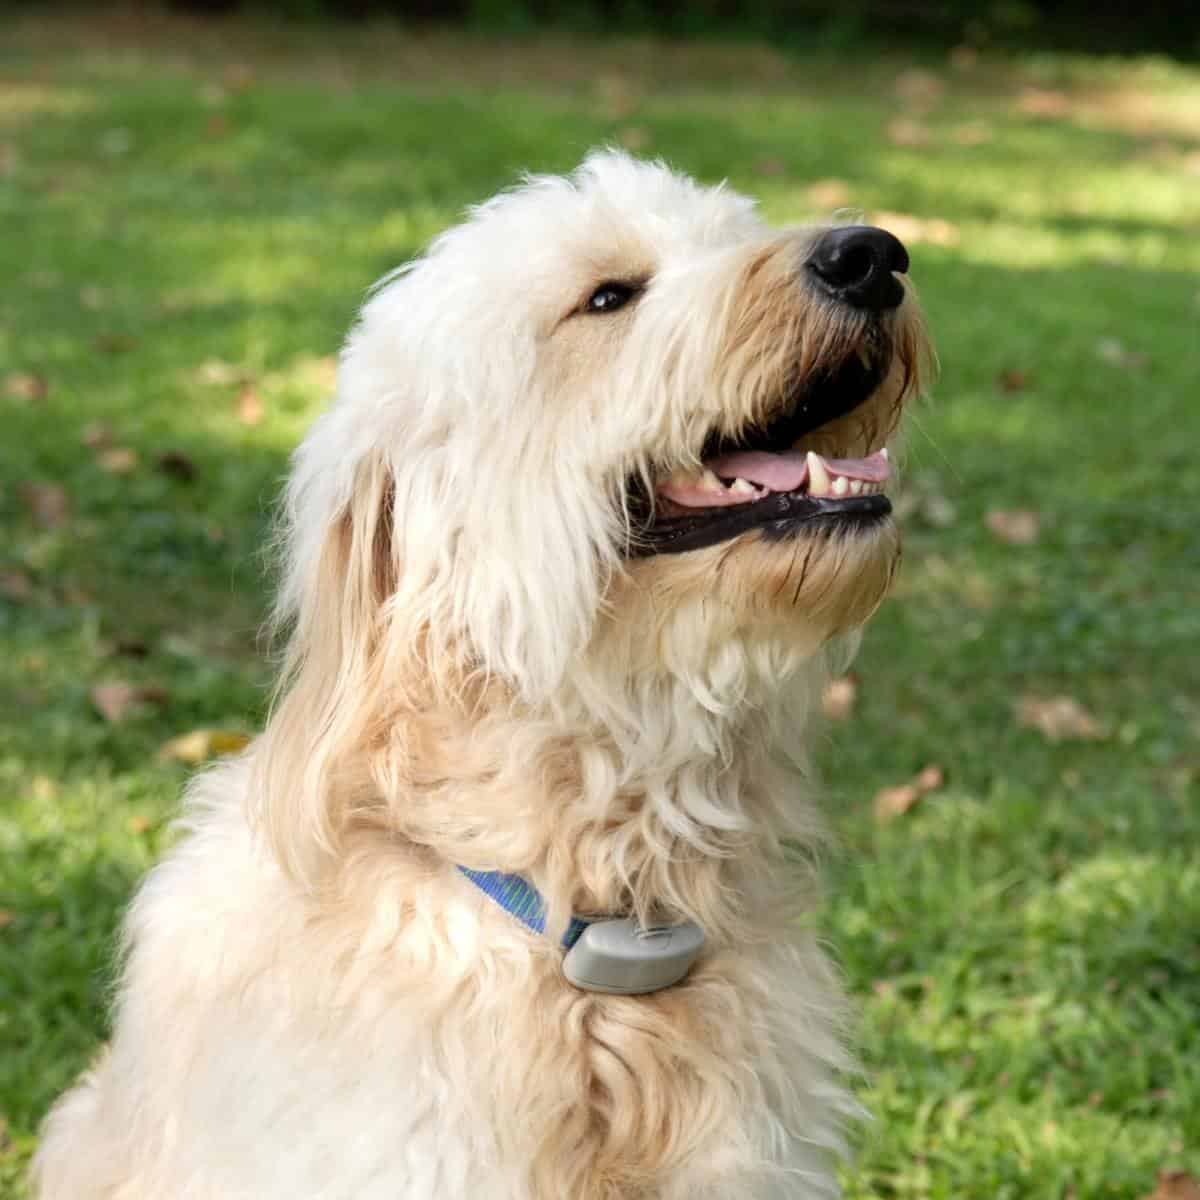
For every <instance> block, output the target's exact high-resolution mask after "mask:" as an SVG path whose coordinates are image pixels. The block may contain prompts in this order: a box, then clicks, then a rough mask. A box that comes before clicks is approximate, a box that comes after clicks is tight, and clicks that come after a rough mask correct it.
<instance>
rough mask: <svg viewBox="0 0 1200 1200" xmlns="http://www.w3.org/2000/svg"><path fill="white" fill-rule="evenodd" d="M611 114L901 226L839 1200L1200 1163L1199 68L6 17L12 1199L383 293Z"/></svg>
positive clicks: (0, 746) (218, 712) (742, 171)
mask: <svg viewBox="0 0 1200 1200" xmlns="http://www.w3.org/2000/svg"><path fill="white" fill-rule="evenodd" d="M609 140H611V141H619V142H623V143H625V144H628V145H631V146H633V147H634V148H636V149H639V150H642V151H644V152H646V153H653V154H662V155H664V156H665V157H667V158H668V159H669V160H671V161H672V162H673V163H676V164H678V165H679V166H681V167H684V168H686V169H688V170H691V171H693V172H695V173H697V174H698V175H700V176H701V177H702V178H705V179H709V180H715V179H718V178H722V177H726V176H727V177H728V178H729V179H730V180H731V181H732V182H733V184H734V185H736V186H737V187H739V188H741V189H744V190H747V191H750V192H753V193H755V194H757V195H759V196H760V197H761V199H762V203H763V206H764V208H765V210H766V212H767V213H768V215H769V216H770V217H771V218H772V219H775V220H779V221H790V220H798V219H804V218H807V217H810V216H813V215H821V214H826V213H828V211H829V210H830V209H832V208H838V207H843V206H847V207H852V208H857V209H861V210H863V211H864V212H865V213H866V214H867V215H868V216H869V217H871V218H873V219H878V220H880V221H881V222H883V223H887V224H890V225H892V227H893V228H895V229H896V230H897V232H899V233H901V235H902V236H904V237H905V238H906V240H907V241H908V242H909V244H910V249H911V250H912V253H913V259H914V276H915V278H916V280H917V282H918V285H919V287H920V289H921V291H922V294H923V297H924V299H925V302H926V304H927V307H928V311H929V315H930V321H931V325H932V328H933V331H934V334H935V337H936V340H937V342H938V346H939V350H940V355H941V362H942V376H941V380H940V382H939V384H938V386H937V388H936V389H935V394H934V397H933V399H932V401H931V402H930V403H928V404H927V405H926V406H924V407H923V408H922V409H921V411H920V412H919V413H918V414H917V423H916V424H915V425H914V427H913V430H912V436H911V438H910V449H909V453H908V480H909V483H908V490H907V493H906V503H905V508H906V509H907V510H909V511H908V516H907V557H906V566H905V569H904V572H903V576H902V581H901V584H900V587H899V590H898V593H897V595H896V596H895V598H894V599H893V600H892V602H891V603H890V604H889V605H888V606H887V607H886V608H885V610H884V611H883V612H882V614H881V615H880V616H879V617H878V618H877V620H876V621H875V623H874V625H873V626H872V628H871V630H870V632H869V634H868V636H867V638H866V641H865V644H864V648H863V651H862V653H861V655H860V657H859V659H858V662H857V663H856V665H855V667H854V673H855V677H856V680H857V685H858V692H857V702H856V704H855V705H854V707H853V711H852V712H851V714H850V715H849V716H848V717H847V718H846V719H844V720H840V721H836V722H833V723H832V724H831V726H830V730H829V734H828V736H827V737H826V739H825V744H824V746H823V749H822V755H821V757H822V761H823V769H824V773H825V776H826V779H827V781H828V788H827V791H828V796H829V810H830V813H831V815H832V818H833V820H834V823H835V825H836V827H837V829H838V831H839V833H840V836H841V842H842V852H841V853H840V854H839V855H838V856H837V858H836V859H835V860H834V861H832V862H831V863H830V864H829V873H830V876H831V880H830V883H831V887H830V905H829V909H828V913H827V917H826V924H827V928H828V935H829V939H830V941H831V942H832V944H833V945H834V946H835V947H836V951H837V953H838V955H839V956H840V959H841V961H842V963H843V964H844V969H845V972H846V974H847V976H848V979H849V982H850V985H851V987H852V988H853V991H854V993H855V995H856V997H857V999H858V1001H859V1003H860V1005H861V1008H862V1011H863V1022H862V1031H861V1038H862V1044H863V1050H864V1057H865V1063H866V1067H867V1070H866V1073H865V1077H864V1080H863V1083H862V1091H863V1095H864V1099H865V1100H866V1102H867V1103H868V1105H869V1106H870V1107H871V1108H872V1109H873V1110H874V1112H875V1113H876V1114H877V1119H876V1121H875V1122H874V1124H873V1125H872V1126H870V1127H869V1128H867V1129H866V1130H865V1131H863V1133H862V1134H861V1137H860V1146H859V1155H858V1159H857V1162H856V1164H855V1165H854V1166H853V1167H851V1168H849V1169H848V1170H847V1171H846V1183H847V1188H848V1192H849V1194H850V1196H852V1197H859V1198H862V1197H868V1196H872V1197H929V1198H938V1200H975V1198H979V1200H984V1198H987V1200H993V1198H994V1200H999V1198H1008V1197H1037V1198H1045V1200H1049V1198H1051V1197H1056V1198H1060V1200H1067V1198H1068V1197H1074V1198H1076V1200H1082V1198H1084V1197H1089V1198H1090V1197H1129V1198H1137V1197H1141V1196H1144V1195H1148V1194H1149V1193H1151V1192H1152V1191H1153V1190H1154V1187H1155V1176H1156V1173H1157V1172H1158V1171H1160V1170H1187V1171H1190V1172H1193V1173H1195V1174H1197V1175H1200V1068H1198V1066H1197V1064H1198V1063H1200V852H1198V850H1197V846H1198V839H1200V803H1198V787H1197V781H1198V778H1200V747H1198V740H1200V650H1198V646H1200V534H1198V532H1197V530H1198V526H1200V471H1198V470H1197V468H1196V465H1195V452H1196V446H1197V444H1198V443H1200V403H1198V400H1200V337H1198V329H1200V276H1198V274H1197V272H1198V270H1200V73H1198V72H1196V71H1189V70H1185V69H1183V68H1178V67H1171V66H1168V65H1165V64H1154V63H1141V64H1137V65H1134V66H1123V67H1118V66H1116V65H1114V64H1113V63H1112V62H1103V63H1102V62H1098V61H1095V62H1091V61H1084V60H1070V61H1067V60H1062V59H1046V58H1034V57H1030V58H1029V59H1027V60H1024V61H1021V62H1019V63H1007V64H1006V63H1000V62H997V61H991V60H988V59H986V58H985V59H982V60H979V61H971V59H970V57H969V56H967V55H962V54H959V55H956V56H954V57H953V58H952V59H951V60H947V61H943V60H932V59H930V60H927V61H922V62H919V63H916V62H911V61H905V60H901V59H899V58H897V57H882V58H881V57H879V56H878V55H876V54H866V53H865V52H864V53H863V54H861V55H858V54H853V55H852V54H847V55H846V56H845V57H844V58H843V59H842V60H841V61H836V60H832V59H825V58H813V59H808V58H784V57H780V56H778V55H776V54H775V53H774V52H772V51H770V50H768V49H766V48H761V47H759V48H756V47H753V46H744V47H739V48H722V47H720V46H715V45H708V46H691V47H687V46H658V45H652V44H650V43H646V42H613V43H605V44H600V45H597V44H594V43H582V42H577V41H572V40H569V39H556V40H551V41H541V42H537V43H522V42H486V41H482V40H477V39H466V38H464V39H453V38H450V37H448V36H442V35H439V36H427V37H424V38H422V39H411V38H405V37H403V36H401V35H400V34H399V33H396V32H394V31H388V30H366V31H352V30H340V31H336V30H335V31H325V30H318V29H313V30H308V31H301V32H295V33H291V34H289V35H286V36H283V35H275V34H270V33H268V32H265V31H261V30H259V31H256V30H253V29H250V28H248V27H214V28H204V27H200V26H190V25H185V24H182V23H171V22H163V23H153V24H136V23H133V22H130V23H128V24H125V25H121V24H110V25H107V26H101V25H99V24H97V25H94V26H93V25H89V24H87V23H86V22H85V21H84V20H83V19H82V18H80V19H77V20H75V21H74V22H72V23H52V22H49V21H47V20H45V19H43V20H42V21H36V20H33V19H31V20H29V21H28V22H26V23H23V24H15V25H14V24H11V23H10V24H9V25H8V27H7V28H6V29H5V31H4V36H3V39H2V40H0V231H2V232H0V278H2V279H3V280H4V283H5V286H4V287H3V289H2V291H0V390H2V394H0V404H2V406H3V407H2V409H0V411H2V414H3V420H2V423H0V648H2V653H0V1197H2V1198H3V1200H16V1198H17V1197H21V1196H24V1195H25V1192H24V1190H23V1185H22V1183H21V1178H22V1175H23V1172H24V1164H25V1162H26V1160H27V1157H28V1155H29V1153H30V1152H31V1150H32V1148H33V1144H34V1137H35V1130H36V1127H37V1123H38V1121H39V1119H40V1117H41V1116H42V1114H43V1113H44V1111H45V1109H46V1107H47V1105H48V1104H49V1103H50V1101H51V1099H52V1098H53V1097H54V1096H55V1094H56V1093H57V1092H58V1091H59V1090H60V1089H61V1088H62V1087H63V1086H64V1085H65V1084H66V1083H67V1082H68V1081H69V1080H70V1079H71V1078H72V1077H73V1076H74V1075H75V1074H76V1072H77V1071H78V1070H79V1069H80V1068H81V1067H82V1066H83V1065H84V1063H85V1062H86V1061H87V1059H88V1056H89V1055H90V1054H91V1053H92V1052H93V1051H94V1049H95V1048H96V1046H97V1044H98V1042H99V1040H100V1039H101V1038H102V1037H103V1036H104V1032H105V1021H106V1017H105V1002H106V996H107V994H108V988H109V986H110V983H111V967H112V962H113V947H114V933H115V930H116V926H117V922H118V919H119V915H120V912H121V909H122V906H123V905H124V904H125V902H126V901H127V899H128V897H129V895H130V891H131V889H132V888H133V887H134V885H135V883H136V881H137V879H138V877H139V876H140V874H141V873H142V872H143V871H144V870H145V869H146V867H147V866H149V864H150V863H151V862H152V861H153V860H154V858H155V856H156V854H157V853H158V852H159V851H160V850H161V849H162V846H163V840H164V836H165V834H164V831H165V827H166V822H167V821H168V820H169V817H170V815H171V813H172V811H173V809H174V807H175V804H176V800H177V796H178V793H179V789H180V786H181V784H182V783H183V781H184V779H185V777H186V773H187V769H188V768H187V767H186V766H184V765H182V764H179V763H174V762H164V761H160V758H159V748H160V746H161V745H162V744H163V743H164V742H165V741H166V740H167V739H169V738H172V737H174V736H177V735H179V734H182V733H187V732H189V731H191V730H195V729H214V728H215V729H222V730H225V729H229V730H247V731H250V730H253V729H254V728H255V726H256V724H257V723H258V722H259V721H260V719H261V716H262V712H263V707H264V698H265V692H266V688H267V686H268V682H269V668H268V664H267V662H266V658H265V656H264V654H263V652H262V647H261V645H260V644H259V640H258V637H257V629H258V626H259V623H260V621H261V619H262V616H263V612H264V602H265V596H266V589H267V577H266V573H265V563H264V560H263V556H262V547H263V545H264V539H265V534H266V531H267V528H268V520H269V514H270V508H271V505H272V502H273V498H274V496H275V494H276V491H277V487H278V483H279V480H280V477H281V475H282V474H283V472H284V471H285V468H286V457H287V454H288V452H289V450H290V449H291V447H292V446H293V445H294V444H295V442H296V440H297V439H298V437H299V435H300V433H301V431H302V430H303V428H304V427H305V425H306V423H307V422H308V421H309V419H310V418H311V417H312V415H313V414H314V412H315V411H316V410H317V409H318V407H319V406H320V405H321V403H322V400H323V397H324V396H325V394H326V393H327V391H328V388H329V381H330V372H331V361H330V355H332V354H333V353H334V352H335V351H336V348H337V345H338V342H339V339H340V337H341V336H342V334H343V332H344V330H345V328H346V326H347V324H348V322H349V320H350V318H351V316H352V314H353V312H354V310H355V307H356V305H357V304H358V302H359V300H360V298H361V297H362V294H363V291H364V289H365V287H366V286H367V285H368V284H369V283H370V282H371V281H372V280H373V279H374V278H376V277H377V276H378V275H380V274H381V273H382V272H383V271H384V270H386V269H387V268H389V267H391V266H393V265H395V264H396V263H398V262H400V261H402V260H403V259H405V258H406V257H407V256H409V255H411V254H412V253H413V252H414V251H415V250H417V249H418V248H419V247H420V246H421V245H422V244H423V243H424V242H425V240H426V239H427V238H428V237H429V236H430V235H431V234H432V233H434V232H435V231H436V230H438V229H439V228H441V227H442V226H443V225H445V224H446V223H448V222H450V221H451V220H453V219H454V217H455V215H456V214H457V213H458V212H459V211H460V210H461V208H462V207H463V206H464V205H465V204H467V203H468V202H470V201H473V200H477V199H480V198H482V197H484V196H486V195H487V194H489V193H491V192H492V191H493V190H495V189H496V188H497V187H499V186H500V185H502V184H504V183H506V182H509V181H510V180H511V179H512V178H513V176H514V174H515V173H516V172H517V171H519V170H521V169H524V168H533V169H537V170H560V169H565V168H569V167H570V166H572V165H573V164H574V163H575V162H576V161H577V160H578V159H579V158H580V156H581V155H582V154H583V152H584V151H585V150H586V149H587V148H588V147H590V146H592V145H594V144H597V143H600V142H603V141H609ZM1014 510H1029V511H1031V512H1033V513H1036V514H1037V529H1036V537H1034V539H1033V540H1032V541H1030V540H1029V539H1028V536H1026V538H1025V539H1024V541H1022V540H1021V538H1020V537H1019V535H1020V534H1021V533H1022V532H1024V533H1025V534H1026V535H1028V534H1029V533H1031V532H1035V531H1033V530H1030V529H1028V528H1027V529H1025V530H1021V529H1020V528H1017V529H1016V530H1015V532H1016V534H1017V535H1018V539H1017V540H1016V541H1014V540H1013V530H1012V521H1011V518H1010V520H1009V524H1008V525H1005V524H1003V522H1004V517H999V518H997V517H996V516H995V514H996V513H997V512H999V513H1002V514H1003V513H1011V512H1012V511H1014ZM989 514H991V516H990V518H989ZM1028 520H1029V519H1028V518H1026V521H1027V522H1028ZM989 521H990V523H989ZM992 526H996V527H997V528H998V529H999V530H1000V533H1001V534H1003V535H1004V536H998V535H997V533H996V532H995V531H994V530H993V528H992ZM1006 531H1007V532H1006ZM114 682H116V683H122V684H127V685H129V686H130V687H131V688H134V689H141V691H140V693H139V694H140V695H142V697H143V700H142V702H141V703H139V704H136V705H135V706H133V707H132V708H130V709H129V710H128V711H126V712H125V713H124V714H122V715H121V719H120V720H118V721H112V720H107V719H105V717H104V716H103V715H102V714H101V713H100V712H99V711H97V707H96V704H95V699H94V694H93V693H94V689H95V688H96V687H97V686H100V685H105V684H112V683H114ZM102 695H107V696H109V697H110V698H111V697H112V696H113V693H111V692H109V693H102ZM127 697H128V693H126V698H127ZM1064 697H1065V698H1069V700H1070V701H1073V702H1074V704H1075V705H1076V706H1078V707H1077V708H1075V709H1072V708H1070V707H1068V706H1066V705H1060V706H1059V708H1058V709H1057V710H1055V709H1053V708H1046V707H1045V705H1044V704H1043V706H1042V707H1041V708H1039V707H1038V706H1039V703H1041V702H1046V701H1051V700H1053V699H1054V698H1064ZM120 698H121V697H120V696H118V697H117V699H120ZM1039 715H1041V716H1042V717H1043V721H1045V720H1049V719H1051V718H1054V717H1055V716H1056V715H1057V717H1058V720H1059V725H1060V726H1063V728H1060V729H1058V730H1057V732H1058V733H1061V734H1064V735H1066V736H1062V737H1060V738H1059V740H1054V739H1053V738H1051V737H1049V736H1047V732H1046V731H1045V730H1044V729H1039V728H1036V727H1034V726H1033V725H1031V724H1030V720H1031V718H1033V717H1037V716H1039ZM1050 732H1056V731H1055V730H1051V731H1050ZM1080 735H1087V736H1080ZM928 766H937V767H940V768H941V770H942V773H943V774H944V782H943V783H942V784H941V786H939V787H936V788H934V789H933V790H931V791H929V792H928V794H926V795H924V796H923V797H922V798H921V799H920V800H919V802H918V803H917V804H916V805H915V806H914V807H912V808H911V810H909V811H907V812H905V813H903V814H902V815H900V816H897V817H896V818H895V819H893V820H892V821H890V822H881V821H880V820H879V819H878V818H877V817H876V815H875V812H874V804H873V797H874V796H875V795H876V794H877V793H878V792H879V791H880V790H881V789H883V788H888V787H894V786H897V785H901V784H904V783H906V782H907V781H909V780H910V779H912V778H913V777H914V776H915V775H916V774H917V773H918V772H919V771H921V770H922V769H923V768H926V767H928ZM163 1200H169V1198H166V1197H164V1198H163Z"/></svg>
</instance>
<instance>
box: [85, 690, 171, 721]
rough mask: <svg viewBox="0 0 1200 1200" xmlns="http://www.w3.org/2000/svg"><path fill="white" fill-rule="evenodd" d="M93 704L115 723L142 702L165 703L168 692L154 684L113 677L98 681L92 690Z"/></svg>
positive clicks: (100, 712)
mask: <svg viewBox="0 0 1200 1200" xmlns="http://www.w3.org/2000/svg"><path fill="white" fill-rule="evenodd" d="M91 697H92V704H93V705H95V708H96V711H97V712H98V713H99V714H100V715H101V716H102V717H103V718H104V719H105V720H106V721H108V722H110V723H111V724H113V725H115V724H117V722H119V721H123V720H124V719H125V718H126V717H127V716H129V714H130V713H131V712H132V711H133V710H134V709H135V708H137V707H138V706H139V705H141V704H165V703H166V700H167V693H166V690H165V689H164V688H161V687H158V686H156V685H154V684H136V683H127V682H126V681H125V680H123V679H113V680H110V681H109V682H107V683H98V684H96V686H95V687H94V688H92V691H91Z"/></svg>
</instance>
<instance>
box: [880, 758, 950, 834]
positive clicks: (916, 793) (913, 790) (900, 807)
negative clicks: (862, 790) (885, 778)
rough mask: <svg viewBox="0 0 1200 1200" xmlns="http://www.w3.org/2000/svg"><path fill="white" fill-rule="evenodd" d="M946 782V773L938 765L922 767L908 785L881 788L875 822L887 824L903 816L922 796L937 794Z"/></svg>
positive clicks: (931, 764)
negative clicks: (931, 793)
mask: <svg viewBox="0 0 1200 1200" xmlns="http://www.w3.org/2000/svg"><path fill="white" fill-rule="evenodd" d="M945 782H946V772H945V771H944V770H943V769H942V768H941V767H940V766H938V765H937V764H936V763H930V765H929V766H927V767H922V768H921V770H920V771H919V772H918V773H917V775H916V776H915V778H913V779H912V780H911V781H910V782H908V783H902V784H900V785H899V786H898V787H886V788H881V789H880V790H879V791H878V792H876V793H875V820H876V821H878V822H879V823H880V824H886V823H887V822H888V821H891V820H893V819H894V818H895V817H899V816H902V815H903V814H904V813H906V812H908V810H909V809H910V808H912V806H913V805H914V804H916V802H917V801H918V800H920V799H921V797H922V796H927V795H929V793H930V792H936V791H937V790H938V788H940V787H941V786H942V785H943V784H944V783H945Z"/></svg>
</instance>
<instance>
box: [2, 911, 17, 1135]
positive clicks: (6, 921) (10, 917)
mask: <svg viewBox="0 0 1200 1200" xmlns="http://www.w3.org/2000/svg"><path fill="white" fill-rule="evenodd" d="M16 919H17V914H16V913H15V912H13V911H12V910H11V909H8V908H0V929H6V928H7V927H8V926H9V925H11V924H12V923H13V922H14V921H15V920H16ZM0 1124H2V1122H0Z"/></svg>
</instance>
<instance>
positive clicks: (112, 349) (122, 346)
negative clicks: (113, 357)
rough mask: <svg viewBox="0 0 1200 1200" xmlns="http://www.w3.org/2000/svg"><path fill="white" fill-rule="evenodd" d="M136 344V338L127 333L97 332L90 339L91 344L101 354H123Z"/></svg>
mask: <svg viewBox="0 0 1200 1200" xmlns="http://www.w3.org/2000/svg"><path fill="white" fill-rule="evenodd" d="M137 344H138V342H137V338H135V337H134V336H133V335H132V334H129V333H98V334H97V335H96V336H95V337H94V338H93V339H92V345H93V346H94V347H95V348H96V349H97V350H99V351H100V353H101V354H124V353H125V352H126V351H128V350H132V349H134V347H136V346H137Z"/></svg>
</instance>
